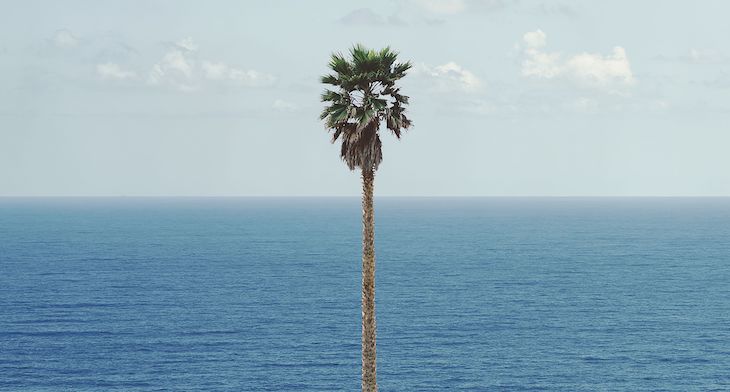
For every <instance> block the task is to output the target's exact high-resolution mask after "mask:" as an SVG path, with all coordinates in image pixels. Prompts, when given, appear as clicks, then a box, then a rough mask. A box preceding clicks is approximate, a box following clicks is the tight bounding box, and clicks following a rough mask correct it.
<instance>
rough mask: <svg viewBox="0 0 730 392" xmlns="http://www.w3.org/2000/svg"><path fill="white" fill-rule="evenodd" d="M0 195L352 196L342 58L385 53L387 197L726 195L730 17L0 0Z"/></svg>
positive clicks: (654, 9)
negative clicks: (397, 88)
mask: <svg viewBox="0 0 730 392" xmlns="http://www.w3.org/2000/svg"><path fill="white" fill-rule="evenodd" d="M1 8H2V12H0V84H1V85H2V88H1V89H0V196H355V195H358V194H359V193H360V189H361V187H360V184H359V182H360V178H359V174H358V173H357V172H351V171H349V170H348V169H347V167H346V166H345V164H344V163H343V162H342V161H341V160H340V158H339V148H338V146H336V145H332V144H331V143H330V135H329V134H328V132H327V130H326V129H325V128H324V126H323V124H322V122H321V121H320V120H319V113H320V111H321V109H322V104H321V103H320V102H319V95H320V93H321V92H322V90H323V88H324V86H323V85H321V83H320V82H319V77H320V76H321V75H323V74H325V73H327V71H328V69H327V62H328V58H329V56H330V54H331V53H332V52H335V51H344V52H346V51H347V49H348V48H349V47H351V46H352V45H353V44H355V43H362V44H364V45H367V46H370V47H374V48H381V47H384V46H391V47H392V48H393V49H395V50H397V51H399V52H400V58H401V59H403V60H409V61H411V62H412V63H413V64H414V67H413V69H412V70H411V71H410V72H409V74H408V75H407V76H406V77H405V78H404V79H402V80H401V84H402V90H403V92H404V93H405V94H406V95H409V96H410V97H411V104H410V108H409V113H410V118H411V119H412V120H413V122H414V127H413V128H412V129H411V130H409V131H408V132H407V133H406V134H405V135H404V137H403V138H402V139H401V140H400V141H397V140H394V138H392V137H391V136H390V135H389V134H388V133H384V134H383V139H384V146H383V154H384V160H383V163H382V164H381V166H380V169H379V171H378V173H377V175H376V194H377V195H379V196H728V195H730V170H728V168H730V153H728V152H727V151H728V146H730V44H729V43H728V37H730V23H727V15H730V2H727V1H722V0H716V1H710V0H705V1H697V2H688V1H658V0H657V1H623V0H615V1H568V0H564V1H562V0H557V1H541V0H519V1H518V0H388V1H385V0H382V1H368V2H355V1H352V2H344V1H306V2H305V1H256V2H253V1H250V2H243V1H215V0H212V1H205V2H201V1H180V0H174V1H159V0H145V1H138V0H119V1H110V0H87V1H77V0H65V1H62V2H61V1H58V2H55V1H35V0H23V1H21V0H15V1H10V0H8V1H3V2H2V7H1Z"/></svg>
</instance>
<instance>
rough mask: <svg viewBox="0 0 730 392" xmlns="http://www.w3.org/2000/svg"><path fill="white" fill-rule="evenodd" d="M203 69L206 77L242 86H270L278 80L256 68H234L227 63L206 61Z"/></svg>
mask: <svg viewBox="0 0 730 392" xmlns="http://www.w3.org/2000/svg"><path fill="white" fill-rule="evenodd" d="M202 69H203V75H204V77H205V78H206V79H209V80H217V81H226V80H227V81H230V82H233V83H235V84H239V85H242V86H249V87H254V86H268V85H271V84H272V83H274V82H275V81H276V78H275V77H274V76H273V75H269V74H266V73H263V72H259V71H254V70H245V69H240V68H233V67H230V66H228V65H227V64H225V63H213V62H209V61H204V62H203V64H202Z"/></svg>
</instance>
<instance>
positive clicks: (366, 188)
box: [362, 169, 378, 392]
mask: <svg viewBox="0 0 730 392" xmlns="http://www.w3.org/2000/svg"><path fill="white" fill-rule="evenodd" d="M374 181H375V173H374V171H373V170H372V169H363V170H362V390H363V392H376V391H377V390H378V384H377V379H376V376H375V358H376V355H375V218H374V211H373V182H374Z"/></svg>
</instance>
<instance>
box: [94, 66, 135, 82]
mask: <svg viewBox="0 0 730 392" xmlns="http://www.w3.org/2000/svg"><path fill="white" fill-rule="evenodd" d="M96 73H97V75H99V76H100V77H101V78H102V79H114V80H126V79H135V78H136V77H137V74H136V73H135V72H134V71H128V70H125V69H123V68H122V67H120V66H119V65H118V64H115V63H105V64H98V65H97V66H96Z"/></svg>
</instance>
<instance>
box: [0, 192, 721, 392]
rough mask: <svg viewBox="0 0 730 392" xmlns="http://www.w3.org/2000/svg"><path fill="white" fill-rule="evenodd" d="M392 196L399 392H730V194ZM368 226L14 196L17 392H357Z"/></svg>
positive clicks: (383, 384)
mask: <svg viewBox="0 0 730 392" xmlns="http://www.w3.org/2000/svg"><path fill="white" fill-rule="evenodd" d="M375 205H376V252H377V270H376V275H377V278H376V279H377V283H376V290H377V297H376V298H377V299H376V303H377V305H376V306H377V318H378V346H377V347H378V380H379V385H380V390H381V391H384V392H387V391H730V242H729V240H730V199H729V198H376V201H375ZM360 214H361V211H360V200H359V199H358V198H268V199H267V198H3V199H0V390H2V391H168V390H169V391H354V390H359V388H360V328H361V327H360V262H361V261H360V252H361V239H360V235H361V232H360V231H361V226H360V225H361V222H360V219H361V215H360Z"/></svg>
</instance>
